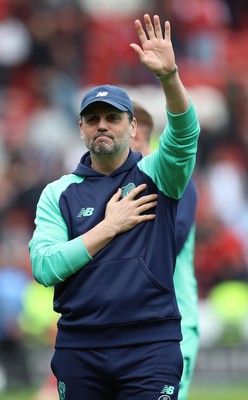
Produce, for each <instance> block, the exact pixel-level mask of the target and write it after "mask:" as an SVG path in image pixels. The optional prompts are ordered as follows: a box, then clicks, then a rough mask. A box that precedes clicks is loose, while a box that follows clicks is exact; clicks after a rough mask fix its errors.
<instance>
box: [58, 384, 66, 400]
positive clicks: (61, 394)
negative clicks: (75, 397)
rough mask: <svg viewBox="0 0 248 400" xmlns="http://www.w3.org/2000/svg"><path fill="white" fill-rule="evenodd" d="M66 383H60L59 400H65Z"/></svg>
mask: <svg viewBox="0 0 248 400" xmlns="http://www.w3.org/2000/svg"><path fill="white" fill-rule="evenodd" d="M65 391H66V387H65V382H61V381H59V382H58V392H59V400H65Z"/></svg>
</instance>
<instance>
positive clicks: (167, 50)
mask: <svg viewBox="0 0 248 400" xmlns="http://www.w3.org/2000/svg"><path fill="white" fill-rule="evenodd" d="M144 23H145V29H146V32H145V31H144V29H143V27H142V24H141V22H140V20H136V21H135V29H136V32H137V35H138V37H139V40H140V43H141V46H139V45H137V44H135V43H131V44H130V47H132V48H133V49H134V51H135V52H136V54H137V55H138V57H139V59H140V62H141V63H142V64H143V65H144V66H146V67H147V69H149V70H150V71H151V72H153V73H155V74H157V75H163V74H165V73H167V72H169V71H171V70H173V69H174V68H175V55H174V50H173V47H172V43H171V30H170V23H169V21H166V22H165V32H164V37H163V32H162V28H161V24H160V19H159V16H158V15H154V17H153V24H152V21H151V18H150V16H149V15H148V14H145V15H144Z"/></svg>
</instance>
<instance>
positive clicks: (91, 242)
mask: <svg viewBox="0 0 248 400" xmlns="http://www.w3.org/2000/svg"><path fill="white" fill-rule="evenodd" d="M115 236H116V231H115V229H114V227H113V225H111V224H109V223H108V221H106V220H103V221H102V222H100V223H99V224H97V225H96V226H94V228H92V229H90V230H89V231H88V232H86V233H84V234H83V235H82V240H83V243H84V246H85V248H86V249H87V251H88V253H89V254H90V256H91V257H94V256H95V255H96V254H97V253H98V252H99V251H100V250H102V249H103V248H104V247H105V246H107V244H109V243H110V242H111V240H113V239H114V237H115Z"/></svg>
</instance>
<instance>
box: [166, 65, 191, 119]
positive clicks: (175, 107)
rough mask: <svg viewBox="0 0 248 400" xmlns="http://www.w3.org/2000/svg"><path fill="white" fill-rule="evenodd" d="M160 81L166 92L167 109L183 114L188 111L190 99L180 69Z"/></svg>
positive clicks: (172, 112)
mask: <svg viewBox="0 0 248 400" xmlns="http://www.w3.org/2000/svg"><path fill="white" fill-rule="evenodd" d="M160 82H161V86H162V88H163V91H164V94H165V98H166V107H167V110H168V111H169V112H170V113H171V114H182V113H184V112H185V111H187V110H188V108H189V106H190V99H189V95H188V92H187V90H186V89H185V87H184V86H183V84H182V82H181V79H180V76H179V73H178V71H177V72H176V73H175V74H174V75H172V76H170V77H169V78H167V79H162V80H161V81H160Z"/></svg>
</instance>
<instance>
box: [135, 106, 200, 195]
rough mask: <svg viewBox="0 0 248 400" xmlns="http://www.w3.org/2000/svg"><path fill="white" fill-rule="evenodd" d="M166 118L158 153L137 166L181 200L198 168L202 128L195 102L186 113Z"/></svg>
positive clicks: (163, 189)
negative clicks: (199, 141) (195, 168)
mask: <svg viewBox="0 0 248 400" xmlns="http://www.w3.org/2000/svg"><path fill="white" fill-rule="evenodd" d="M167 118H168V120H167V124H166V127H165V129H164V131H163V133H162V135H161V136H160V139H159V147H158V150H156V151H154V152H153V153H152V154H150V155H149V156H147V157H144V158H143V159H142V160H141V161H140V162H139V163H138V165H139V168H140V169H141V170H142V171H143V172H145V173H146V174H147V175H149V176H150V177H151V178H152V179H153V181H154V182H155V183H156V185H157V186H158V188H159V189H160V190H161V191H162V192H163V193H165V194H166V195H167V196H169V197H172V198H174V199H180V198H181V196H182V194H183V192H184V189H185V188H186V186H187V184H188V181H189V179H190V177H191V175H192V172H193V169H194V166H195V159H196V151H197V142H198V137H199V133H200V126H199V122H198V119H197V116H196V113H195V109H194V106H193V104H192V103H191V104H190V107H189V109H188V110H187V111H186V112H185V113H183V114H178V115H174V114H171V113H169V112H168V111H167Z"/></svg>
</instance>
